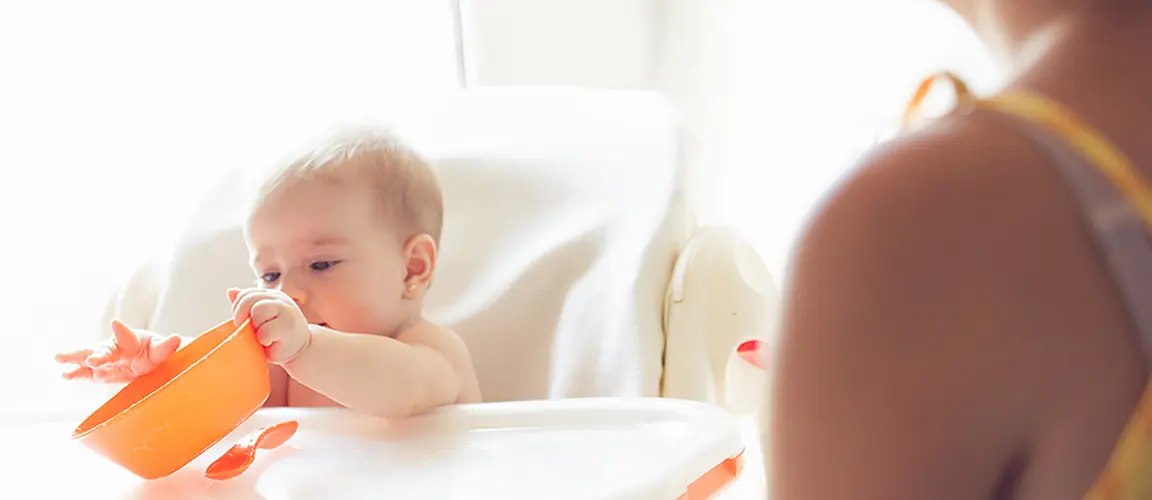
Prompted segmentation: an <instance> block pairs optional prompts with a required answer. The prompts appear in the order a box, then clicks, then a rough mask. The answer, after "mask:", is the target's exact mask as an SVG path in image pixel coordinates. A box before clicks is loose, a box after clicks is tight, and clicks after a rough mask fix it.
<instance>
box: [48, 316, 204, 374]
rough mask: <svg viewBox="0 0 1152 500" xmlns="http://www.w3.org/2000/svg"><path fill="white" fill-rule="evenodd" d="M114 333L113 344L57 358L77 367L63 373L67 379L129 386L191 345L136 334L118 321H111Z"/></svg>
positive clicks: (178, 339) (172, 338)
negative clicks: (185, 346)
mask: <svg viewBox="0 0 1152 500" xmlns="http://www.w3.org/2000/svg"><path fill="white" fill-rule="evenodd" d="M112 333H113V339H112V341H111V342H109V343H107V344H105V345H103V346H100V347H97V348H95V349H80V350H77V351H73V352H67V353H61V354H57V355H56V361H57V362H58V363H62V364H68V365H75V366H74V367H73V368H72V369H71V370H69V371H67V372H65V373H64V378H66V379H69V380H74V379H88V380H93V381H96V382H108V383H119V382H130V381H132V380H133V379H135V378H136V377H139V376H140V375H143V374H145V373H148V372H150V371H152V370H154V369H156V367H157V366H159V365H160V363H163V362H164V361H166V360H167V359H168V358H170V357H172V354H173V353H175V352H176V350H177V349H179V348H180V346H181V345H187V342H188V340H186V339H182V338H181V337H180V336H178V335H171V336H168V337H161V336H159V335H156V334H154V333H151V332H148V331H144V330H139V331H134V330H132V329H131V328H129V327H128V325H125V324H124V323H123V322H121V321H119V320H113V321H112Z"/></svg>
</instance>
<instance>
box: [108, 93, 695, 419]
mask: <svg viewBox="0 0 1152 500" xmlns="http://www.w3.org/2000/svg"><path fill="white" fill-rule="evenodd" d="M412 108H413V110H412V111H409V112H403V113H395V114H393V115H392V116H393V118H392V119H391V120H390V122H391V125H392V126H393V127H394V128H395V129H397V130H398V131H399V132H400V134H401V135H402V136H403V137H405V138H406V139H407V140H409V141H410V142H412V143H413V144H414V145H415V146H416V147H417V148H418V149H420V150H421V151H423V152H424V153H425V154H426V155H427V156H428V157H430V158H431V159H432V160H434V161H435V163H436V164H437V168H438V171H439V175H440V180H441V184H442V186H443V190H444V195H445V212H446V213H445V227H444V232H443V237H442V241H441V247H442V248H441V254H440V261H439V265H438V270H437V272H436V278H435V280H434V284H433V286H432V288H431V289H430V292H429V297H428V302H427V304H426V316H427V317H428V318H429V319H430V320H432V321H436V322H440V323H443V324H446V325H449V326H451V327H452V328H453V329H454V330H455V331H456V332H457V333H459V334H460V336H461V337H462V338H463V339H464V341H465V342H466V343H467V344H468V346H469V348H470V349H471V351H472V354H473V357H474V361H475V365H476V370H477V372H478V376H479V378H480V382H481V387H482V390H483V391H484V395H485V399H486V400H489V401H500V400H520V399H536V398H558V397H579V396H657V395H659V393H660V377H661V373H662V371H661V366H662V356H663V349H664V333H663V329H662V324H661V322H662V315H663V300H664V296H665V291H666V288H667V285H668V282H669V279H670V275H671V271H672V267H673V264H674V262H675V259H676V257H677V254H678V252H679V250H680V247H681V245H682V244H683V243H684V241H685V240H686V238H687V236H688V233H689V231H690V230H691V224H692V217H691V214H690V213H689V211H688V210H687V209H686V206H685V203H684V201H683V196H682V193H681V189H680V182H681V178H682V173H681V172H680V163H679V162H678V143H677V141H678V134H677V127H676V123H675V120H674V118H673V117H672V115H671V113H670V112H669V108H668V107H667V106H666V104H665V103H664V101H663V100H662V99H661V98H659V97H657V96H656V95H654V94H649V93H643V92H622V91H589V90H577V89H551V90H548V89H491V90H481V91H468V92H464V93H462V94H460V95H456V96H451V97H448V98H445V99H442V100H438V101H437V102H435V103H426V104H422V105H421V106H413V107H412ZM247 174H248V172H246V171H245V170H244V169H238V170H237V171H235V172H233V173H232V174H230V176H229V177H228V178H227V179H225V180H224V182H222V183H221V184H220V188H219V189H218V190H216V192H214V193H212V194H211V195H210V196H209V197H208V198H207V200H206V201H205V203H204V204H203V206H202V207H201V208H200V209H199V211H198V212H197V214H196V216H195V217H194V218H193V220H192V221H191V223H190V225H189V227H188V229H187V231H185V232H184V235H183V237H182V238H181V239H180V241H179V242H178V243H177V245H176V246H175V248H174V251H173V252H172V253H171V255H169V256H167V257H166V258H165V259H163V261H162V263H161V264H159V265H158V266H155V267H154V268H153V269H154V271H152V272H151V275H148V276H145V277H139V276H138V277H137V279H136V280H134V281H133V282H132V283H130V284H129V286H128V288H125V289H124V290H122V291H121V292H120V294H119V295H118V296H117V297H118V298H117V300H116V302H115V303H114V304H113V306H112V307H111V308H110V311H114V312H113V313H111V314H118V315H120V316H123V317H125V318H127V319H128V320H129V321H133V320H135V321H137V322H139V323H143V324H140V325H139V326H141V327H146V328H149V329H152V330H155V331H160V332H179V333H184V334H194V333H195V332H199V331H202V330H204V329H206V328H208V327H210V326H212V325H213V324H215V323H217V322H219V321H220V320H221V318H222V317H226V316H227V315H228V313H229V308H228V304H227V302H226V300H225V298H224V290H225V289H226V288H227V287H229V286H246V285H248V284H250V283H252V280H253V276H252V272H251V271H250V270H249V269H248V268H247V263H246V261H247V254H246V250H245V247H244V243H243V241H242V236H241V233H240V221H241V218H242V217H243V215H244V214H243V210H244V207H243V204H242V202H241V200H243V199H244V195H245V194H247V191H246V190H248V189H250V188H251V184H250V183H249V182H247V181H246V180H245V179H246V177H247ZM133 283H134V284H133ZM133 286H135V287H136V288H135V289H133V288H132V287H133ZM133 311H135V312H133Z"/></svg>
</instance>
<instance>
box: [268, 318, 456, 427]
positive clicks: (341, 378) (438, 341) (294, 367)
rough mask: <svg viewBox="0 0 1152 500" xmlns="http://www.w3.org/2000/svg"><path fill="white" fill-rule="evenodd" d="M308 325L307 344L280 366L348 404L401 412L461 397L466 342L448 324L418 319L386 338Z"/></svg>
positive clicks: (409, 412) (375, 411)
mask: <svg viewBox="0 0 1152 500" xmlns="http://www.w3.org/2000/svg"><path fill="white" fill-rule="evenodd" d="M308 328H309V329H310V330H311V334H312V339H311V342H310V344H309V345H308V347H307V348H306V349H304V350H303V351H302V352H301V353H300V354H299V356H297V357H296V358H294V359H292V360H291V361H289V362H287V363H285V364H284V365H283V366H284V369H285V370H286V371H287V372H288V375H289V376H291V377H292V378H294V379H296V380H297V381H299V382H300V383H302V384H304V385H306V386H308V387H310V388H311V389H313V390H315V391H317V392H319V393H321V394H324V395H325V396H327V397H329V398H330V399H332V400H333V401H335V402H337V403H340V404H341V405H343V406H346V407H348V408H349V409H352V410H354V411H358V412H362V413H368V414H371V415H376V416H379V417H404V416H409V415H414V414H417V413H422V412H424V411H426V410H429V409H432V408H435V407H438V406H444V405H449V404H453V403H456V402H457V401H458V400H460V398H461V393H462V390H463V385H464V384H463V383H462V380H466V379H465V377H462V376H461V375H462V374H461V373H459V370H460V369H462V368H465V367H466V366H470V364H471V363H470V362H468V363H467V364H466V365H465V364H464V363H461V360H464V361H467V360H468V351H467V347H466V346H465V345H464V343H463V342H462V341H461V340H460V339H459V338H458V337H456V335H455V334H453V333H452V332H450V331H448V330H445V329H442V328H440V327H437V326H434V325H423V326H418V327H416V328H414V329H413V330H412V331H410V332H406V333H404V334H401V335H400V336H398V337H397V338H395V339H392V338H388V337H382V336H376V335H361V334H348V333H341V332H337V331H334V330H331V329H328V328H325V327H322V326H318V325H309V326H308Z"/></svg>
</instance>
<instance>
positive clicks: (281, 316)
mask: <svg viewBox="0 0 1152 500" xmlns="http://www.w3.org/2000/svg"><path fill="white" fill-rule="evenodd" d="M228 300H231V301H232V320H233V321H234V322H235V323H236V324H237V325H242V324H244V322H245V321H247V320H248V319H251V320H252V328H253V329H255V330H256V338H257V339H258V340H259V341H260V343H261V344H263V345H264V347H265V349H264V354H265V356H267V358H268V361H271V362H273V363H276V364H284V363H288V362H290V361H292V360H293V359H296V356H299V355H300V353H301V352H303V351H304V349H305V348H307V347H308V344H309V342H310V341H311V340H312V332H311V331H310V330H309V329H308V320H306V319H305V318H304V312H303V311H301V310H300V306H298V305H296V301H295V300H292V298H291V297H289V296H288V295H287V294H285V293H283V292H281V291H279V290H271V289H264V288H249V289H246V290H239V289H236V288H232V289H229V290H228Z"/></svg>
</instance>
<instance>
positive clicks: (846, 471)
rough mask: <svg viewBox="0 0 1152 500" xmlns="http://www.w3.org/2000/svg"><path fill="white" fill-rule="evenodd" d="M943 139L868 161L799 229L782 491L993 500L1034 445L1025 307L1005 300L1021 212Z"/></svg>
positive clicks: (772, 454)
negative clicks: (1024, 373) (1012, 465)
mask: <svg viewBox="0 0 1152 500" xmlns="http://www.w3.org/2000/svg"><path fill="white" fill-rule="evenodd" d="M937 142H939V141H933V140H924V139H920V140H914V141H911V142H909V143H905V144H903V145H900V146H897V147H895V148H894V149H891V150H888V151H885V152H882V153H881V154H879V155H878V156H876V157H875V158H872V159H871V160H869V161H868V162H867V163H866V164H865V166H864V167H863V168H862V169H860V170H859V171H858V172H857V173H856V174H855V175H853V176H852V178H851V179H849V180H848V181H847V182H846V183H845V184H844V185H843V186H842V187H841V188H840V189H839V190H838V191H837V192H835V193H834V194H833V195H832V196H831V198H830V200H829V201H828V203H827V204H826V205H825V206H824V207H823V208H822V209H821V210H820V211H819V212H818V213H817V214H816V216H815V217H814V218H813V220H812V222H811V225H810V227H809V229H808V231H807V232H806V234H805V236H804V237H803V238H802V241H801V243H800V245H799V247H798V251H797V254H796V259H795V262H794V265H793V267H792V271H791V274H792V275H791V277H790V285H789V290H788V291H787V295H786V298H785V313H784V320H783V321H784V323H783V325H782V336H783V338H782V339H781V343H780V351H779V359H778V361H777V362H776V363H774V367H775V369H776V374H775V377H774V378H773V380H774V384H775V387H774V394H773V395H772V398H771V401H772V402H771V405H772V415H773V416H772V425H773V427H772V431H771V433H770V439H769V441H768V442H767V443H765V446H766V450H767V451H768V455H769V456H768V462H769V463H770V466H769V467H770V471H769V476H770V484H771V487H772V490H773V492H774V494H773V495H772V497H771V498H773V499H779V500H824V499H827V500H833V499H843V498H852V499H855V500H873V499H874V500H891V499H896V498H908V499H912V498H931V499H934V500H948V499H956V500H977V499H987V498H990V497H992V495H993V491H994V490H995V489H996V488H997V483H998V481H999V480H1000V478H1001V476H1002V473H1003V471H1004V470H1005V469H1006V468H1007V467H1008V466H1009V462H1010V461H1012V460H1013V459H1014V457H1017V456H1018V454H1019V453H1020V452H1021V450H1022V448H1023V447H1024V446H1025V445H1024V443H1023V442H1022V441H1023V433H1024V432H1025V431H1024V429H1025V428H1026V424H1025V420H1026V416H1025V415H1024V413H1026V412H1023V411H1021V405H1022V404H1023V400H1022V399H1020V398H1019V397H1018V396H1019V395H1020V394H1028V393H1029V391H1030V390H1033V389H1035V387H1025V386H1024V383H1023V380H1024V378H1022V377H1020V376H1018V375H1019V373H1020V372H1021V369H1020V368H1019V367H1020V366H1021V365H1026V364H1027V362H1026V360H1027V359H1028V356H1029V355H1028V351H1027V350H1026V349H1028V346H1027V345H1026V343H1025V342H1020V341H1019V339H1014V335H1013V329H1014V328H1016V327H1018V326H1020V327H1021V328H1024V327H1023V326H1021V325H1025V324H1026V323H1027V322H1026V321H1021V318H1024V319H1027V318H1026V316H1027V313H1026V312H1022V311H1018V310H1016V307H1017V306H1016V305H1014V304H1013V301H1012V300H1005V297H1004V292H1005V291H1010V290H1012V288H1013V287H1012V286H1010V285H1009V286H1005V285H1004V283H1005V282H1011V281H1012V280H1013V279H1017V274H1018V273H1015V272H1014V271H1013V270H1012V269H1011V267H1012V265H1013V260H1014V259H1015V256H1014V255H1012V251H1011V250H1009V249H1008V248H1011V247H1012V245H1013V242H1012V240H1013V238H1014V239H1016V240H1019V239H1020V238H1021V236H1019V234H1020V233H1021V232H1020V230H1019V229H1020V227H1019V226H1015V227H1013V225H1015V224H1019V223H1020V221H1019V220H1016V219H1018V218H1019V216H1014V215H1012V214H1011V212H1012V211H1013V210H1012V207H1011V205H1010V204H1009V202H1010V201H1011V200H1010V198H1011V197H1010V196H1003V195H998V194H997V190H998V189H999V191H1006V192H1007V191H1011V190H1005V189H1003V188H1002V187H997V186H996V185H995V184H996V182H997V179H996V177H995V176H993V177H992V178H981V177H980V174H979V171H980V169H979V168H978V167H972V166H971V165H968V162H970V161H971V158H972V155H971V154H970V152H969V153H968V154H963V147H962V146H963V145H962V143H961V144H950V143H949V142H948V141H944V143H943V144H940V143H937ZM969 149H970V148H969ZM950 158H952V159H954V160H950ZM996 166H997V167H999V165H996ZM1012 233H1016V234H1017V236H1014V237H1013V236H1012ZM1017 267H1019V266H1017ZM1017 337H1018V336H1017ZM1031 349H1032V350H1033V351H1035V350H1036V347H1035V345H1033V346H1031ZM1014 398H1015V400H1014Z"/></svg>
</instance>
